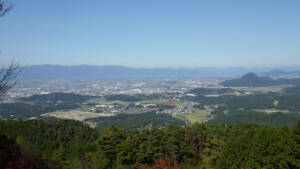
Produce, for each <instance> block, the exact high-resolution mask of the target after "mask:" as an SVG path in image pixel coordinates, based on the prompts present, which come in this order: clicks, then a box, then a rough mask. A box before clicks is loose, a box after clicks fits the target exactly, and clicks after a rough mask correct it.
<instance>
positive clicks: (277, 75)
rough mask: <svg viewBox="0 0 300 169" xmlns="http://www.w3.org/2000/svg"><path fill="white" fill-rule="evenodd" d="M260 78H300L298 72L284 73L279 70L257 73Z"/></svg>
mask: <svg viewBox="0 0 300 169" xmlns="http://www.w3.org/2000/svg"><path fill="white" fill-rule="evenodd" d="M257 74H258V75H260V76H267V77H272V78H283V77H285V78H295V77H300V71H284V70H279V69H274V70H271V71H269V72H262V73H257Z"/></svg>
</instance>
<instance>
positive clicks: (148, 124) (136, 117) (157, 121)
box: [87, 112, 185, 131]
mask: <svg viewBox="0 0 300 169" xmlns="http://www.w3.org/2000/svg"><path fill="white" fill-rule="evenodd" d="M87 121H89V122H97V126H96V129H97V130H98V131H102V130H103V129H104V128H106V127H108V126H110V125H112V124H113V125H115V126H117V127H120V128H123V129H125V130H129V129H143V128H152V127H154V128H162V127H165V126H167V125H170V124H174V125H185V123H184V121H182V120H180V119H178V118H174V117H172V116H171V115H169V114H162V113H160V114H156V113H155V112H148V113H142V114H118V115H116V116H111V117H98V118H92V119H91V118H90V119H87Z"/></svg>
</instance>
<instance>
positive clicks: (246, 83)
mask: <svg viewBox="0 0 300 169" xmlns="http://www.w3.org/2000/svg"><path fill="white" fill-rule="evenodd" d="M220 84H221V85H222V86H225V87H264V86H277V85H300V78H296V79H284V78H280V79H277V80H274V79H271V78H269V77H260V76H257V75H255V74H254V73H248V74H246V75H244V76H242V77H241V78H240V79H233V80H226V81H223V82H221V83H220Z"/></svg>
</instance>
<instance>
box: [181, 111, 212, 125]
mask: <svg viewBox="0 0 300 169" xmlns="http://www.w3.org/2000/svg"><path fill="white" fill-rule="evenodd" d="M210 113H211V112H210V111H208V110H196V111H195V112H193V113H192V114H186V115H185V118H186V119H187V120H189V121H190V122H191V123H192V124H194V123H196V122H199V123H205V121H206V120H207V117H208V116H209V115H210Z"/></svg>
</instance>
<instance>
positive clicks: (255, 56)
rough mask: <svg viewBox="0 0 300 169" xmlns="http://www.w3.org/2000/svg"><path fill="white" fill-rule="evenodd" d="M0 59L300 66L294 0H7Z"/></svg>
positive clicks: (299, 14)
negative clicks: (8, 9) (12, 4)
mask: <svg viewBox="0 0 300 169" xmlns="http://www.w3.org/2000/svg"><path fill="white" fill-rule="evenodd" d="M13 2H15V8H14V9H13V10H12V11H11V12H10V13H9V14H8V15H7V16H5V17H2V18H0V50H1V51H2V52H3V54H2V55H0V62H2V63H5V62H9V61H10V60H11V59H13V58H14V59H15V60H17V61H18V62H19V63H21V64H25V65H36V64H61V65H77V64H92V65H124V66H133V67H212V66H217V67H226V66H248V67H249V66H250V67H251V66H278V65H284V66H286V65H300V0H281V1H279V0H218V1H217V0H195V1H192V0H180V1H179V0H118V1H116V0H105V1H104V0H14V1H13Z"/></svg>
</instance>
